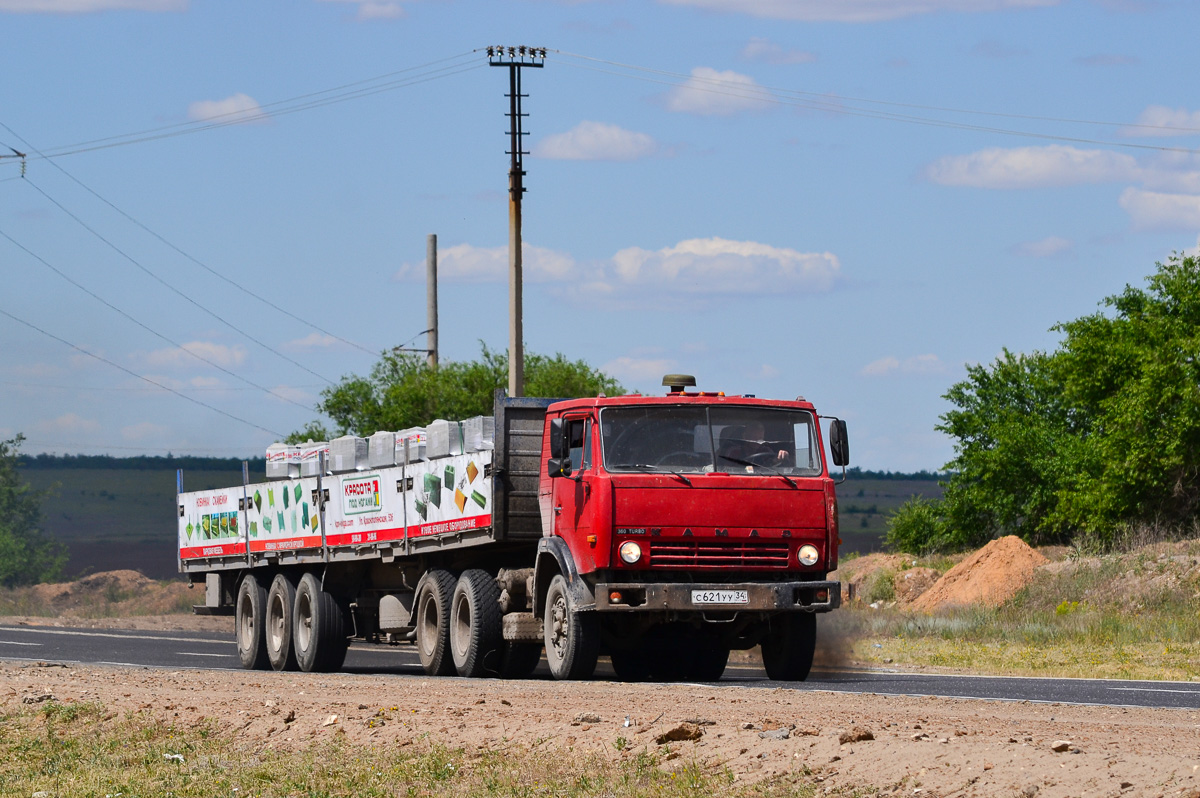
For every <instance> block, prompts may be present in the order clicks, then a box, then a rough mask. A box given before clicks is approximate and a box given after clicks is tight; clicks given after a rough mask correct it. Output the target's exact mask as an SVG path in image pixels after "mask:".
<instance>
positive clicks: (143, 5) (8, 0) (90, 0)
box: [0, 0, 188, 14]
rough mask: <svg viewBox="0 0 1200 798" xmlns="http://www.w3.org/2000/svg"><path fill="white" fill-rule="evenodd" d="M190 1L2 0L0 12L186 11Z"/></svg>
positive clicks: (0, 0)
mask: <svg viewBox="0 0 1200 798" xmlns="http://www.w3.org/2000/svg"><path fill="white" fill-rule="evenodd" d="M187 7H188V0H0V12H5V11H7V12H11V13H17V14H21V13H27V14H91V13H95V12H97V11H186V10H187Z"/></svg>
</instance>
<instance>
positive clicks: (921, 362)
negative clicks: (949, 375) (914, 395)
mask: <svg viewBox="0 0 1200 798" xmlns="http://www.w3.org/2000/svg"><path fill="white" fill-rule="evenodd" d="M860 373H861V374H862V375H863V376H864V377H885V376H887V375H889V374H908V375H918V376H921V375H929V374H945V373H946V364H945V363H943V362H942V359H941V358H939V357H938V356H937V355H932V354H930V355H915V356H913V357H909V358H905V359H904V360H901V359H900V358H898V357H896V356H894V355H888V356H887V357H882V358H880V359H879V360H875V361H872V362H870V363H868V364H867V365H865V366H863V367H862V370H861V371H860Z"/></svg>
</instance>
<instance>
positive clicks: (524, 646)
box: [500, 640, 542, 679]
mask: <svg viewBox="0 0 1200 798" xmlns="http://www.w3.org/2000/svg"><path fill="white" fill-rule="evenodd" d="M541 661H542V644H541V643H526V642H523V641H520V640H505V641H504V648H503V649H502V650H501V652H500V678H501V679H524V678H525V677H527V676H529V674H531V673H533V671H534V669H535V668H537V666H538V663H539V662H541Z"/></svg>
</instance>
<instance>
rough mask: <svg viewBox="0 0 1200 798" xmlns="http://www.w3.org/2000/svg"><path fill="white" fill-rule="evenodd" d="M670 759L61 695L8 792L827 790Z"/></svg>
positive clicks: (43, 716) (378, 795) (13, 731)
mask: <svg viewBox="0 0 1200 798" xmlns="http://www.w3.org/2000/svg"><path fill="white" fill-rule="evenodd" d="M668 756H669V754H667V753H666V752H665V751H663V752H660V753H652V752H646V751H642V752H639V753H636V754H632V753H631V754H625V755H617V756H615V757H614V758H607V757H602V756H600V755H598V754H595V753H586V752H582V751H572V750H571V749H569V748H568V749H556V748H554V747H553V746H545V745H544V746H540V747H537V746H532V747H520V746H510V747H507V748H504V749H503V750H464V749H461V748H453V747H449V746H446V745H442V744H439V743H437V742H435V741H431V740H429V739H427V738H426V739H422V740H418V741H417V742H416V744H414V745H411V746H405V747H399V746H394V745H392V746H387V747H369V746H361V745H359V746H355V745H351V744H348V743H346V742H344V741H343V740H341V739H340V738H338V737H337V736H336V735H335V737H334V739H333V740H332V741H320V742H313V743H311V744H309V746H308V747H305V748H300V749H297V750H288V749H269V748H266V747H263V746H257V747H256V746H254V745H252V744H250V743H249V742H248V741H245V740H244V739H243V740H239V739H237V738H236V735H235V733H234V732H225V731H222V730H221V729H220V728H219V727H218V725H217V724H216V723H215V722H213V721H205V722H201V723H199V724H196V725H194V726H191V727H187V728H182V727H177V726H174V725H171V724H168V723H165V722H163V721H161V720H158V719H156V718H154V717H153V716H151V715H150V714H148V713H138V714H128V715H126V716H124V717H118V716H116V714H115V713H112V712H106V711H105V708H104V707H103V706H101V705H99V704H95V703H77V704H59V703H56V702H51V703H48V704H45V705H42V706H41V707H40V708H37V709H32V708H21V709H19V710H15V711H11V712H10V713H9V714H6V715H0V784H4V785H5V794H6V795H26V796H28V795H33V794H34V793H36V792H39V791H44V792H46V793H48V794H49V795H53V796H66V795H69V796H73V798H76V797H77V798H101V797H102V796H104V797H107V798H112V796H116V795H120V796H122V798H135V797H136V796H178V797H179V798H185V797H187V796H196V797H197V798H200V797H201V796H203V798H208V796H213V795H224V796H236V798H249V797H250V796H262V797H264V798H265V797H267V796H271V797H272V798H274V797H275V796H279V797H280V798H282V797H283V796H289V797H291V796H295V797H296V798H330V797H332V796H355V798H385V797H386V798H394V797H395V796H431V795H439V796H441V795H450V796H480V795H482V796H511V797H513V798H516V797H518V796H563V797H564V798H575V797H576V796H578V797H579V798H585V797H586V796H612V795H621V796H635V797H640V796H655V798H692V797H698V796H709V795H723V796H733V797H734V798H737V797H738V796H780V798H783V796H794V798H809V796H812V795H814V792H815V790H814V785H813V783H811V778H810V775H811V774H810V773H809V772H808V771H807V769H801V770H799V771H796V772H793V773H789V774H787V775H785V776H780V777H775V778H773V779H771V780H768V781H765V782H760V783H758V784H745V783H738V782H736V781H735V780H734V776H733V774H732V772H731V771H729V770H728V769H727V768H725V767H722V766H718V767H705V766H703V765H701V764H699V763H697V762H695V761H690V762H688V761H685V760H684V758H683V757H680V758H679V759H676V760H675V762H673V763H672V765H675V766H667V767H664V765H666V761H667V758H668ZM681 762H682V764H680V763H681ZM844 794H850V793H844Z"/></svg>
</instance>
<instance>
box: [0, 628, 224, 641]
mask: <svg viewBox="0 0 1200 798" xmlns="http://www.w3.org/2000/svg"><path fill="white" fill-rule="evenodd" d="M0 632H23V633H28V634H38V635H65V636H67V637H113V638H116V639H118V640H168V641H171V642H175V643H194V644H196V643H198V644H201V645H218V646H226V645H228V646H232V645H235V643H234V641H232V640H204V639H203V638H200V639H197V638H195V637H160V636H158V635H129V634H125V635H118V634H112V633H111V632H81V631H77V630H70V629H40V628H33V627H26V626H0Z"/></svg>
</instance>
